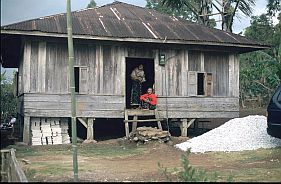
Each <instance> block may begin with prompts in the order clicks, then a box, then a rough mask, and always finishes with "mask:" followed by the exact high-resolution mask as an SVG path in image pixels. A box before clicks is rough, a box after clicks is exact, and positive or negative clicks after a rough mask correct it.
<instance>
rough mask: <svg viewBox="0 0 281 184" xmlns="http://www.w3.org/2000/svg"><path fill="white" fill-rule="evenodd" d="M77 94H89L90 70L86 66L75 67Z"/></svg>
mask: <svg viewBox="0 0 281 184" xmlns="http://www.w3.org/2000/svg"><path fill="white" fill-rule="evenodd" d="M74 81H75V92H77V93H80V94H83V93H88V84H87V83H88V68H87V67H85V66H81V67H74Z"/></svg>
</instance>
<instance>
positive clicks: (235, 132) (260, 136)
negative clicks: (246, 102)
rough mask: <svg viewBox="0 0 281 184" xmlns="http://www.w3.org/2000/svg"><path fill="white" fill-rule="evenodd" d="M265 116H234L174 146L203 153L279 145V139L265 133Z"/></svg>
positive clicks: (280, 141)
mask: <svg viewBox="0 0 281 184" xmlns="http://www.w3.org/2000/svg"><path fill="white" fill-rule="evenodd" d="M266 128H267V120H266V117H265V116H259V115H254V116H247V117H244V118H234V119H231V120H229V121H228V122H226V123H224V124H223V125H221V126H219V127H217V128H215V129H213V130H210V131H208V132H206V133H205V134H202V135H200V136H197V137H194V138H192V139H190V140H187V141H186V142H183V143H180V144H176V145H175V147H177V148H180V149H182V150H184V151H186V150H187V149H188V148H191V150H190V151H191V152H194V153H196V152H200V153H204V152H207V151H225V152H227V151H243V150H255V149H259V148H274V147H281V139H278V138H274V137H272V136H270V135H268V134H267V131H266Z"/></svg>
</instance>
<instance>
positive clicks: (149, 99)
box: [140, 88, 157, 110]
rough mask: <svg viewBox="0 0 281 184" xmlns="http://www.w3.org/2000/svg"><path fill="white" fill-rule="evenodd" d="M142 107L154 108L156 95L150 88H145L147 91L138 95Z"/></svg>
mask: <svg viewBox="0 0 281 184" xmlns="http://www.w3.org/2000/svg"><path fill="white" fill-rule="evenodd" d="M140 100H141V102H142V108H143V109H151V110H154V109H156V104H157V96H156V95H155V94H153V93H152V88H148V89H147V93H146V94H143V95H141V96H140Z"/></svg>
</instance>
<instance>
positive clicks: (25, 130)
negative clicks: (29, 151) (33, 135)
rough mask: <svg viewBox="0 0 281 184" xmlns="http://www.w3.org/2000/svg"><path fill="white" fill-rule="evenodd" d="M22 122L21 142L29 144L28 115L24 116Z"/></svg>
mask: <svg viewBox="0 0 281 184" xmlns="http://www.w3.org/2000/svg"><path fill="white" fill-rule="evenodd" d="M23 123H24V125H23V142H24V143H26V144H30V143H31V142H30V116H24V121H23Z"/></svg>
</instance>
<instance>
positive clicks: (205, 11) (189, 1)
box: [159, 0, 215, 27]
mask: <svg viewBox="0 0 281 184" xmlns="http://www.w3.org/2000/svg"><path fill="white" fill-rule="evenodd" d="M159 3H160V4H161V5H162V6H166V7H168V8H171V9H172V11H174V10H180V9H185V10H187V11H189V12H191V13H192V14H193V17H194V19H195V20H196V22H198V23H200V24H203V25H205V26H209V27H214V26H215V22H214V20H211V19H210V18H209V17H210V16H209V14H211V12H212V6H211V0H200V1H198V0H159Z"/></svg>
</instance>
